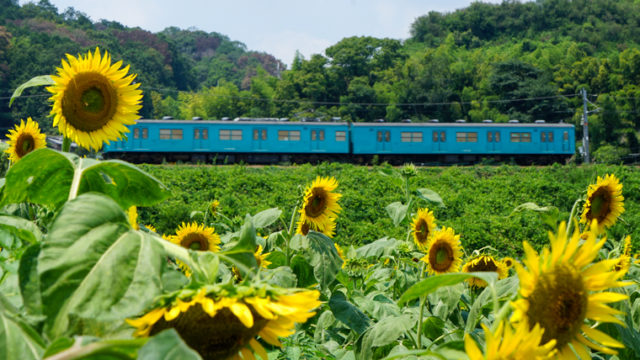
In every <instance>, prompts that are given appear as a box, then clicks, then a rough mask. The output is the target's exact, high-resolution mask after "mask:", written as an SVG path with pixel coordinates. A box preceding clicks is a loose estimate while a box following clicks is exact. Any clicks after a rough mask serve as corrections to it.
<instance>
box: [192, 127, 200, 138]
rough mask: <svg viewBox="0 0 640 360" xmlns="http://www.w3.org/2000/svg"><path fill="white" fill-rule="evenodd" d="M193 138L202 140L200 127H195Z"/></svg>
mask: <svg viewBox="0 0 640 360" xmlns="http://www.w3.org/2000/svg"><path fill="white" fill-rule="evenodd" d="M193 139H194V140H200V129H193Z"/></svg>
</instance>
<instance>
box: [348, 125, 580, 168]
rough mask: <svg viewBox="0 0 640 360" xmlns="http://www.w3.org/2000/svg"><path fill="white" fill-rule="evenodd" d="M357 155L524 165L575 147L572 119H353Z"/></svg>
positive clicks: (554, 158) (558, 157)
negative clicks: (469, 121)
mask: <svg viewBox="0 0 640 360" xmlns="http://www.w3.org/2000/svg"><path fill="white" fill-rule="evenodd" d="M351 142H352V144H353V149H352V153H353V156H354V157H355V158H356V159H357V161H359V162H368V161H370V159H371V158H373V156H377V157H378V158H379V160H381V161H389V162H391V163H403V162H408V161H413V162H422V163H475V162H478V161H480V160H482V159H494V160H497V161H510V160H514V161H516V162H517V163H523V164H532V163H537V164H548V163H553V162H564V161H566V159H568V158H569V157H571V156H572V155H573V154H574V152H575V128H574V126H573V125H570V124H564V123H559V124H550V123H549V124H548V123H542V122H540V121H538V122H537V123H527V124H525V123H354V124H352V126H351Z"/></svg>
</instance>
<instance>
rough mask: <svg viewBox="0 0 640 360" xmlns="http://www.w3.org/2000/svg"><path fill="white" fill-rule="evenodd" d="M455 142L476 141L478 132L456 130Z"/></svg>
mask: <svg viewBox="0 0 640 360" xmlns="http://www.w3.org/2000/svg"><path fill="white" fill-rule="evenodd" d="M456 141H457V142H478V133H477V132H475V131H473V132H456Z"/></svg>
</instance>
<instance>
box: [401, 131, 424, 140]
mask: <svg viewBox="0 0 640 360" xmlns="http://www.w3.org/2000/svg"><path fill="white" fill-rule="evenodd" d="M422 137H423V136H422V131H401V132H400V142H422Z"/></svg>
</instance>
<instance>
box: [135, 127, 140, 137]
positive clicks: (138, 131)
mask: <svg viewBox="0 0 640 360" xmlns="http://www.w3.org/2000/svg"><path fill="white" fill-rule="evenodd" d="M133 138H134V139H138V138H140V129H138V128H135V129H133Z"/></svg>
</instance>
